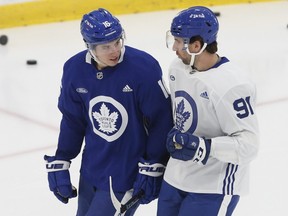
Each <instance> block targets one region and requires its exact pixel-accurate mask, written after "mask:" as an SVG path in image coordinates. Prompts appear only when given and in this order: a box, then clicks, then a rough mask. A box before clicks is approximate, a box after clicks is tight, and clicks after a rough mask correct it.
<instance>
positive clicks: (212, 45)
mask: <svg viewBox="0 0 288 216" xmlns="http://www.w3.org/2000/svg"><path fill="white" fill-rule="evenodd" d="M195 41H199V42H200V43H201V47H202V46H203V45H204V41H203V39H202V37H201V36H199V35H197V36H194V37H191V38H190V41H189V43H190V44H191V43H194V42H195ZM205 50H206V51H207V52H208V53H211V54H214V53H216V52H217V51H218V43H217V41H214V42H212V43H210V44H208V45H207V46H206V48H205Z"/></svg>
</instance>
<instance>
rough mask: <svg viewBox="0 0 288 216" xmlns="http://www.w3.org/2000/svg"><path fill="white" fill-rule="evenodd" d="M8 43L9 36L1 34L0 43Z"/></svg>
mask: <svg viewBox="0 0 288 216" xmlns="http://www.w3.org/2000/svg"><path fill="white" fill-rule="evenodd" d="M7 43H8V37H7V35H1V36H0V44H1V45H6V44H7Z"/></svg>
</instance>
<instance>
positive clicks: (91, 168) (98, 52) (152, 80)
mask: <svg viewBox="0 0 288 216" xmlns="http://www.w3.org/2000/svg"><path fill="white" fill-rule="evenodd" d="M81 34H82V36H83V39H84V41H85V43H86V45H87V48H88V49H87V50H84V51H82V52H79V53H78V54H76V55H74V56H73V57H71V58H70V59H69V60H68V61H67V62H66V63H65V64H64V68H63V77H62V86H61V93H60V96H59V103H58V107H59V110H60V111H61V113H62V120H61V127H60V134H59V139H58V146H57V150H56V153H55V156H47V155H45V157H44V158H45V160H46V162H47V164H46V168H47V171H48V181H49V187H50V190H51V191H53V193H54V194H55V196H56V197H57V198H58V199H59V200H60V201H62V202H64V203H68V201H69V199H70V198H73V197H76V196H77V190H76V188H75V187H74V186H72V184H71V180H70V174H69V167H70V163H71V160H72V159H73V158H75V157H77V156H78V154H79V153H80V151H81V149H82V142H84V143H85V144H83V145H84V146H83V153H82V161H81V169H80V180H79V193H78V210H77V216H84V215H85V216H113V215H118V214H119V213H120V209H119V206H117V204H118V205H119V203H120V202H121V203H122V204H123V203H125V202H126V201H127V200H129V199H130V198H131V197H132V196H133V195H135V194H138V192H139V191H143V192H144V195H143V196H142V197H141V199H140V200H139V202H137V203H136V204H135V205H134V206H133V207H132V208H130V209H128V210H127V211H126V212H125V213H123V214H121V215H126V216H131V215H133V214H134V212H135V210H136V208H137V206H139V204H147V203H149V202H151V201H152V200H154V199H156V198H157V197H158V194H159V191H160V185H161V183H162V176H163V171H164V169H165V165H166V163H167V160H168V158H169V154H168V152H167V150H166V145H165V143H166V136H167V133H168V132H169V130H170V129H171V127H173V120H172V109H171V99H170V95H169V94H168V92H167V90H166V87H165V85H164V83H163V81H162V71H161V68H160V66H159V63H158V62H157V61H156V60H155V59H154V58H153V57H152V56H151V55H149V54H147V53H145V52H143V51H140V50H137V49H135V48H132V47H129V46H125V45H124V30H123V28H122V26H121V24H120V22H119V20H118V19H117V18H116V17H115V16H113V15H112V14H111V13H110V12H108V11H107V10H105V9H102V8H100V9H98V10H95V11H92V12H90V13H88V14H85V15H84V16H83V19H82V21H81ZM114 195H115V197H114ZM117 202H118V203H117ZM129 207H130V206H129Z"/></svg>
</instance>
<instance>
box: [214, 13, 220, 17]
mask: <svg viewBox="0 0 288 216" xmlns="http://www.w3.org/2000/svg"><path fill="white" fill-rule="evenodd" d="M213 13H214V15H215V16H216V17H218V16H220V15H221V14H220V12H213Z"/></svg>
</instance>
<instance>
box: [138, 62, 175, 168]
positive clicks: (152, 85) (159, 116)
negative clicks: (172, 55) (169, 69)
mask: <svg viewBox="0 0 288 216" xmlns="http://www.w3.org/2000/svg"><path fill="white" fill-rule="evenodd" d="M149 70H150V72H151V73H150V74H152V75H151V76H145V78H143V79H144V80H143V83H142V85H141V87H140V89H139V90H140V91H139V98H140V101H139V106H140V110H141V111H142V113H143V116H144V123H145V127H146V130H147V134H148V137H147V145H146V159H147V160H153V161H156V162H162V163H165V164H166V162H167V160H168V158H169V155H168V152H167V150H166V138H167V134H168V132H169V131H170V130H171V128H172V127H173V120H172V108H171V98H170V93H169V92H168V90H167V87H166V85H165V83H164V81H163V80H162V70H161V68H160V66H159V64H158V63H155V64H154V65H153V66H152V67H151V68H150V69H149Z"/></svg>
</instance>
